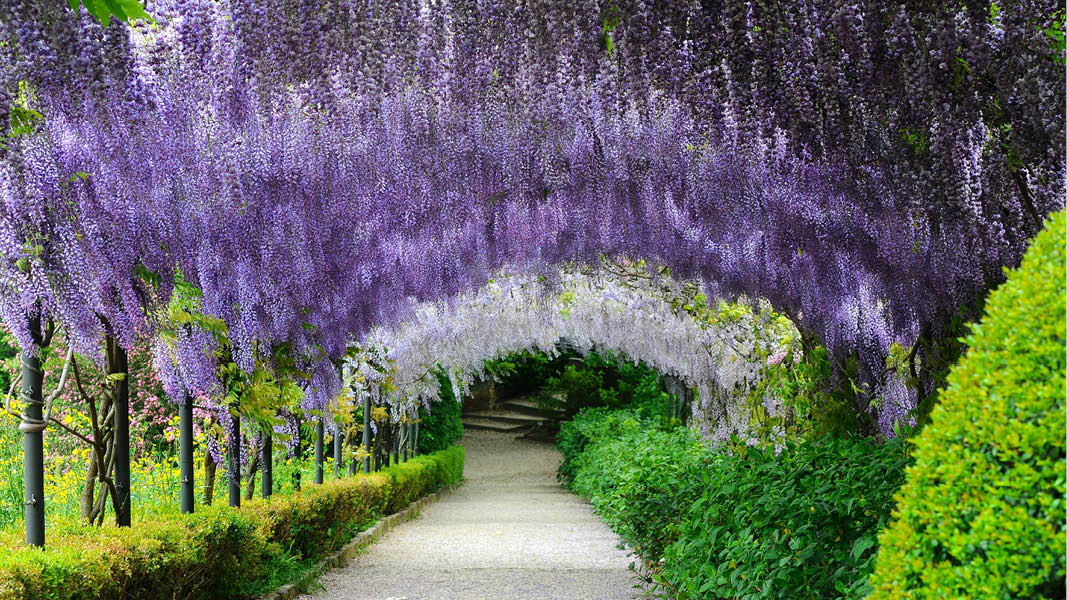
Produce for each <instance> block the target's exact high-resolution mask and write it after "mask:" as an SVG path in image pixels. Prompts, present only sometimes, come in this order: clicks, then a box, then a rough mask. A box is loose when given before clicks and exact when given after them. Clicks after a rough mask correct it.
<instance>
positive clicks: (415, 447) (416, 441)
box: [411, 421, 419, 456]
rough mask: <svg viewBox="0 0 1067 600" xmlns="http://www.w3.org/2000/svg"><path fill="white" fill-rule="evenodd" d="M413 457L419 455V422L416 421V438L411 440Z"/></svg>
mask: <svg viewBox="0 0 1067 600" xmlns="http://www.w3.org/2000/svg"><path fill="white" fill-rule="evenodd" d="M411 455H412V456H418V455H419V422H418V421H415V437H414V438H413V439H412V440H411Z"/></svg>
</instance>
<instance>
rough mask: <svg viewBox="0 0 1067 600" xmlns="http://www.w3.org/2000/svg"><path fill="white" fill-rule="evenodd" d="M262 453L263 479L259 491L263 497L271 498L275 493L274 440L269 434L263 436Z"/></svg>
mask: <svg viewBox="0 0 1067 600" xmlns="http://www.w3.org/2000/svg"><path fill="white" fill-rule="evenodd" d="M260 453H261V456H260V460H261V461H262V462H263V479H262V480H261V481H260V482H259V486H260V489H259V491H260V495H261V496H263V497H264V498H269V497H270V495H271V494H273V493H274V438H273V437H271V435H270V434H269V433H268V434H265V435H264V436H263V448H262V450H261V451H260Z"/></svg>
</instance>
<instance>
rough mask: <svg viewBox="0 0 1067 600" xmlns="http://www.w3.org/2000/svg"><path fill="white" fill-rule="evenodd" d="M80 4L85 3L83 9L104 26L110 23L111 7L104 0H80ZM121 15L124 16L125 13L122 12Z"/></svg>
mask: <svg viewBox="0 0 1067 600" xmlns="http://www.w3.org/2000/svg"><path fill="white" fill-rule="evenodd" d="M82 4H84V5H85V10H87V11H89V14H90V15H93V16H94V17H96V20H97V21H100V23H102V24H103V25H104V27H107V26H109V25H111V9H110V7H108V5H107V4H106V3H105V2H104V0H82ZM122 16H123V17H125V16H126V15H125V14H123V15H122ZM123 20H124V21H125V20H126V19H125V18H123Z"/></svg>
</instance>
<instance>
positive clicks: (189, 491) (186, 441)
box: [178, 394, 196, 514]
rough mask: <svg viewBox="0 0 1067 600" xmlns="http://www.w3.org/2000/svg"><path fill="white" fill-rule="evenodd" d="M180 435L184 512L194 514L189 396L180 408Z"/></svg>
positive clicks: (191, 420)
mask: <svg viewBox="0 0 1067 600" xmlns="http://www.w3.org/2000/svg"><path fill="white" fill-rule="evenodd" d="M178 414H179V419H180V422H179V424H178V426H179V428H180V430H181V431H180V435H179V440H178V443H179V445H180V447H179V448H178V453H179V456H178V463H179V465H180V467H181V477H182V479H181V498H182V512H183V513H185V514H192V512H193V506H194V505H195V504H196V500H195V498H193V399H192V398H190V397H189V395H188V394H186V395H185V401H184V402H182V403H181V404H180V405H179V406H178Z"/></svg>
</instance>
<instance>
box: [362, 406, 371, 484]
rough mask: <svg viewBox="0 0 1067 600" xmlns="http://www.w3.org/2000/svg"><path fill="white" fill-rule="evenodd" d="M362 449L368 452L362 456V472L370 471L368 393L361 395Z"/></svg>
mask: <svg viewBox="0 0 1067 600" xmlns="http://www.w3.org/2000/svg"><path fill="white" fill-rule="evenodd" d="M363 450H364V452H367V453H368V454H367V456H366V457H364V458H363V472H364V473H370V458H371V457H370V454H369V452H370V394H364V395H363Z"/></svg>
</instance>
